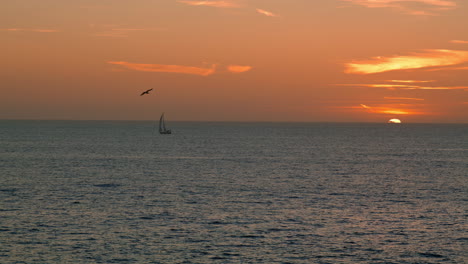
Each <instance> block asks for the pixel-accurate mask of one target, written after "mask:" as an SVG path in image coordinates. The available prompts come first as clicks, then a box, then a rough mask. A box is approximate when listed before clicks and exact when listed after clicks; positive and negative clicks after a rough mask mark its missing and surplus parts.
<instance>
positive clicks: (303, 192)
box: [0, 120, 468, 264]
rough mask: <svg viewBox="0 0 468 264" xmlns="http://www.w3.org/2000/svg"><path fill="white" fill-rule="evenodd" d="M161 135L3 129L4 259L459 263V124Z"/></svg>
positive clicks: (187, 128)
mask: <svg viewBox="0 0 468 264" xmlns="http://www.w3.org/2000/svg"><path fill="white" fill-rule="evenodd" d="M167 125H168V127H169V128H171V129H172V130H173V134H172V135H159V134H158V133H155V123H154V122H143V121H141V122H136V121H135V122H130V121H128V122H126V121H13V120H4V121H0V263H284V264H286V263H323V264H325V263H330V264H332V263H333V264H334V263H387V264H390V263H457V264H458V263H466V262H467V260H468V255H467V252H468V229H467V227H468V225H467V219H468V206H467V205H468V203H467V202H468V195H467V194H468V188H467V187H468V177H467V176H468V125H467V124H463V125H456V124H369V123H363V124H359V123H220V122H212V123H210V122H169V123H168V124H167ZM156 132H157V131H156Z"/></svg>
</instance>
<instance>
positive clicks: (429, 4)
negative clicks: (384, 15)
mask: <svg viewBox="0 0 468 264" xmlns="http://www.w3.org/2000/svg"><path fill="white" fill-rule="evenodd" d="M342 1H344V2H351V3H353V4H356V5H361V6H365V7H368V8H394V9H397V10H400V11H401V12H403V13H406V14H410V15H435V14H436V13H437V12H440V11H444V10H450V9H453V8H456V7H457V3H456V2H455V1H453V0H342ZM416 4H418V5H416ZM416 7H419V8H418V9H416Z"/></svg>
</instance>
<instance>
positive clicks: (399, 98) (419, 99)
mask: <svg viewBox="0 0 468 264" xmlns="http://www.w3.org/2000/svg"><path fill="white" fill-rule="evenodd" d="M384 99H387V100H414V101H424V99H421V98H410V97H384Z"/></svg>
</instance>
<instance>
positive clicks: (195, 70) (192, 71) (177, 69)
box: [107, 61, 216, 76]
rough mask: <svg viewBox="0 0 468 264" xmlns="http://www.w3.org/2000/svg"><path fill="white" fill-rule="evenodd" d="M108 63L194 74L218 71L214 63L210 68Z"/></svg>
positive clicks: (149, 70)
mask: <svg viewBox="0 0 468 264" xmlns="http://www.w3.org/2000/svg"><path fill="white" fill-rule="evenodd" d="M107 63H109V64H113V65H120V66H122V67H125V68H127V69H131V70H135V71H143V72H167V73H183V74H193V75H200V76H208V75H211V74H213V73H215V71H216V65H215V64H212V65H211V67H210V68H200V67H192V66H182V65H165V64H141V63H130V62H126V61H108V62H107Z"/></svg>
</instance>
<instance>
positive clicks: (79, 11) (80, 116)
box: [0, 0, 468, 123]
mask: <svg viewBox="0 0 468 264" xmlns="http://www.w3.org/2000/svg"><path fill="white" fill-rule="evenodd" d="M466 14H468V1H466V0H313V1H312V0H77V1H63V0H41V1H38V0H14V1H13V0H5V1H1V2H0V48H1V53H0V54H1V57H0V58H1V62H2V63H1V65H0V119H53V120H54V119H60V120H63V119H65V120H157V119H159V116H160V114H161V113H162V112H165V113H166V114H165V115H166V119H167V120H169V121H248V122H250V121H266V122H271V121H280V122H381V123H385V122H387V121H388V120H390V119H394V118H396V119H400V120H401V121H402V122H403V123H468V31H467V25H468V16H467V15H466ZM151 88H153V91H151V92H150V93H149V94H146V95H144V96H140V94H141V93H142V92H143V91H145V90H147V89H151Z"/></svg>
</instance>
